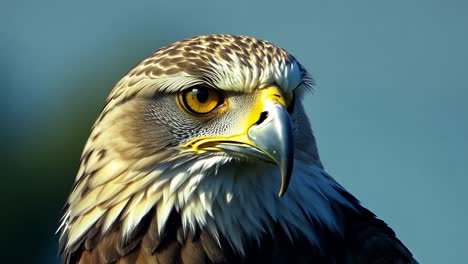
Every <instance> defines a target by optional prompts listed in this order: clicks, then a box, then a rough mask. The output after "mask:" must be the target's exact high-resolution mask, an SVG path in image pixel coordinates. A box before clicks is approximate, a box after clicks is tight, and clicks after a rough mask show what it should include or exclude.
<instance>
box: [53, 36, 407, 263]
mask: <svg viewBox="0 0 468 264" xmlns="http://www.w3.org/2000/svg"><path fill="white" fill-rule="evenodd" d="M311 86H313V83H312V79H311V77H310V75H309V74H308V72H307V71H306V70H305V68H304V67H303V66H302V65H301V64H300V63H299V62H298V60H296V58H295V57H293V56H292V55H290V54H289V53H288V52H287V51H286V50H284V49H282V48H279V47H277V46H275V45H273V44H271V43H270V42H267V41H263V40H258V39H255V38H252V37H245V36H232V35H206V36H198V37H193V38H190V39H186V40H182V41H179V42H176V43H174V44H171V45H169V46H167V47H164V48H161V49H159V50H157V51H156V52H155V53H154V54H153V55H151V56H150V57H148V58H147V59H145V60H143V61H142V62H141V63H139V64H138V65H137V66H135V68H133V69H132V70H131V71H130V72H129V73H128V74H127V75H125V76H124V77H123V78H122V79H121V80H120V81H119V82H118V83H117V84H116V85H115V87H114V88H113V90H112V91H111V93H110V95H109V96H108V98H107V101H106V104H105V106H104V108H103V110H102V112H101V113H100V115H99V117H98V118H97V121H96V122H95V123H94V126H93V128H92V131H91V134H90V136H89V139H88V141H87V143H86V145H85V147H84V150H83V154H82V157H81V161H80V162H81V163H80V169H79V171H78V173H77V176H76V180H75V182H74V186H73V189H72V191H71V194H70V196H69V198H68V200H67V202H66V205H65V208H64V216H63V218H62V220H61V225H60V227H59V231H58V232H60V233H61V234H60V249H59V250H60V254H61V258H62V262H63V263H148V264H149V263H160V264H165V263H184V264H189V263H190V264H196V263H416V261H415V260H414V258H413V257H412V254H411V253H410V251H409V250H408V249H407V248H406V247H405V246H404V245H403V244H402V243H401V242H400V241H399V240H398V239H397V238H396V236H395V233H394V232H393V231H392V229H390V228H389V227H388V226H387V225H386V224H385V223H384V222H383V221H382V220H379V219H378V218H376V216H375V215H374V214H373V213H371V212H370V211H369V210H367V209H365V208H364V207H363V206H362V205H361V204H360V202H359V201H358V200H357V199H356V198H355V197H354V196H352V195H351V194H350V193H348V192H347V191H346V190H345V189H344V188H343V187H342V186H340V185H339V184H338V183H337V182H336V181H335V180H334V179H333V178H332V177H331V176H330V175H328V174H327V173H326V172H325V171H324V167H323V165H322V163H321V161H320V158H319V154H318V151H317V145H316V140H315V138H314V135H313V133H312V130H311V127H310V124H309V121H308V119H307V117H306V115H305V112H304V108H303V105H302V103H301V99H302V98H303V95H304V93H306V92H307V91H308V90H311Z"/></svg>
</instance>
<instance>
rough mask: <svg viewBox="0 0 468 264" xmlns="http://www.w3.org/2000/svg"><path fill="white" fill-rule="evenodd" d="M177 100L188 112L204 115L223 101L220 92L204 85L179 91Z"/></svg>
mask: <svg viewBox="0 0 468 264" xmlns="http://www.w3.org/2000/svg"><path fill="white" fill-rule="evenodd" d="M178 97H179V102H180V103H181V105H182V106H183V108H185V109H186V110H187V111H188V112H189V113H191V114H195V115H206V114H209V113H210V112H211V111H213V110H214V109H215V108H216V107H218V106H219V105H221V104H222V103H223V102H224V98H223V96H222V94H221V93H220V92H218V91H216V90H214V89H212V88H209V87H206V86H195V87H191V88H189V89H186V90H184V91H182V92H181V93H179V96H178Z"/></svg>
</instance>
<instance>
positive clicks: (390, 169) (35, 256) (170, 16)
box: [0, 0, 468, 263]
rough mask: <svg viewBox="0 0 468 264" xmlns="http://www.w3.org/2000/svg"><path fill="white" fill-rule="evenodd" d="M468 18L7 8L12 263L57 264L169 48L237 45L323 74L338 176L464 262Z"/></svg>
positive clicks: (423, 256) (324, 4)
mask: <svg viewBox="0 0 468 264" xmlns="http://www.w3.org/2000/svg"><path fill="white" fill-rule="evenodd" d="M467 3H468V2H466V1H455V0H453V1H441V0H440V1H422V0H412V1H408V0H406V1H403V0H393V1H382V0H378V1H375V0H374V1H370V0H369V1H303V2H299V1H281V2H279V1H186V2H178V1H134V2H131V1H73V2H69V3H65V1H45V0H44V1H2V2H1V6H0V83H1V92H2V97H1V98H2V99H3V100H2V103H1V104H0V109H1V113H2V115H1V118H2V129H1V132H0V135H1V137H2V143H3V144H2V153H1V155H2V156H1V157H0V158H1V160H2V163H3V164H2V176H1V177H2V184H1V185H0V191H1V193H2V195H1V196H0V202H1V204H0V206H1V208H2V210H1V212H2V213H1V220H0V221H1V226H2V235H1V238H0V239H1V244H0V246H1V248H2V251H3V252H6V254H2V255H4V257H3V258H5V257H6V259H7V260H8V259H16V261H15V262H21V261H28V260H29V261H33V262H38V263H41V262H43V263H54V262H57V258H56V255H55V254H56V237H54V235H53V234H54V231H55V229H56V227H57V221H58V219H59V217H60V209H61V206H62V205H63V203H64V201H65V199H66V195H67V193H68V191H69V190H70V188H71V184H72V181H73V178H74V176H75V172H76V170H77V165H78V160H79V156H80V154H81V148H82V146H83V144H84V142H85V140H86V138H87V136H88V133H89V128H90V127H91V125H92V123H93V121H94V118H95V117H96V115H97V114H98V113H99V111H100V109H101V107H102V105H103V102H104V98H105V96H106V94H107V93H108V92H109V91H110V89H111V88H112V86H113V84H114V83H115V82H117V81H118V80H119V79H120V78H121V77H122V76H123V75H124V74H125V73H126V72H127V71H128V70H129V69H130V68H131V67H133V66H134V65H135V64H136V63H137V62H139V61H140V60H141V59H143V58H145V57H146V56H148V55H150V54H151V53H152V52H153V51H154V50H155V49H157V48H159V47H161V46H163V45H166V44H169V43H171V42H174V41H176V40H180V39H183V38H186V37H190V36H193V35H199V34H207V33H229V34H243V35H251V36H255V37H258V38H262V39H267V40H269V41H272V42H274V43H276V44H278V45H279V46H282V47H284V48H286V49H287V50H289V51H290V52H291V53H292V54H294V55H295V56H296V57H297V58H298V59H299V60H300V61H301V62H302V63H303V64H304V65H305V66H306V67H307V68H308V69H309V70H310V72H311V73H312V75H313V76H314V78H315V80H316V83H317V87H316V89H315V92H314V93H313V94H310V95H308V96H307V98H306V99H305V104H306V108H307V112H308V114H309V116H310V118H311V120H312V125H313V128H314V130H315V133H316V135H317V138H318V142H319V148H320V151H321V155H322V160H323V161H324V163H325V166H326V168H327V170H328V171H329V172H330V173H331V174H332V175H333V176H334V177H335V178H336V179H337V180H338V181H339V182H340V183H342V184H343V185H344V186H345V187H346V188H348V189H349V190H350V191H351V192H352V193H353V194H355V195H356V196H357V197H358V198H359V199H360V200H361V201H362V202H363V203H364V204H365V205H366V206H367V207H369V208H370V209H371V210H373V211H374V212H375V213H376V214H377V215H378V216H380V217H381V218H382V219H384V220H385V221H386V222H387V223H388V224H389V225H390V226H392V227H393V228H394V230H395V231H396V233H397V234H398V236H399V237H400V238H401V240H402V241H403V242H404V243H405V244H406V245H407V246H408V247H409V248H410V249H411V250H412V252H413V253H414V254H415V255H416V257H417V258H418V259H419V260H420V262H421V263H463V262H465V260H466V258H467V256H468V253H467V252H468V239H467V237H468V228H467V223H468V205H467V202H468V193H467V191H466V186H467V184H468V177H467V176H468V173H467V172H466V166H467V163H468V117H467V115H468V51H467V47H468V4H467ZM6 263H8V262H6Z"/></svg>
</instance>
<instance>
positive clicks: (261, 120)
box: [255, 111, 268, 125]
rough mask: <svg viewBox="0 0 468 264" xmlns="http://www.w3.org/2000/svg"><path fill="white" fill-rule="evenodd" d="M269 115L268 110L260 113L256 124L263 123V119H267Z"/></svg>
mask: <svg viewBox="0 0 468 264" xmlns="http://www.w3.org/2000/svg"><path fill="white" fill-rule="evenodd" d="M267 117H268V112H267V111H263V112H262V113H260V118H258V121H257V122H255V124H256V125H260V124H261V123H263V121H265V119H267Z"/></svg>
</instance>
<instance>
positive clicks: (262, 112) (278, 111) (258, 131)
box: [188, 86, 294, 196]
mask: <svg viewBox="0 0 468 264" xmlns="http://www.w3.org/2000/svg"><path fill="white" fill-rule="evenodd" d="M262 93H263V96H262V97H261V104H260V105H261V107H259V108H257V109H254V110H253V111H252V113H251V114H250V115H252V116H255V120H256V122H254V123H253V124H250V125H248V128H247V129H246V131H245V133H243V134H241V135H234V136H230V137H210V138H205V139H201V140H198V141H196V142H194V143H189V144H188V145H190V146H192V148H195V149H204V150H208V151H225V152H227V153H231V154H234V155H241V156H246V157H247V158H251V159H256V160H258V159H260V160H263V161H266V162H269V163H274V164H276V165H277V166H278V167H279V169H280V173H281V187H280V190H279V196H282V195H283V194H284V193H285V192H286V190H287V189H288V186H289V182H290V179H291V176H292V169H293V163H294V136H293V126H292V123H291V119H290V117H289V113H288V111H287V110H286V107H285V105H286V103H285V100H284V99H283V98H282V97H281V96H280V93H279V91H278V88H276V87H275V86H272V87H269V88H267V89H264V90H263V91H262ZM248 122H251V121H248ZM251 123H252V122H251Z"/></svg>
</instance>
